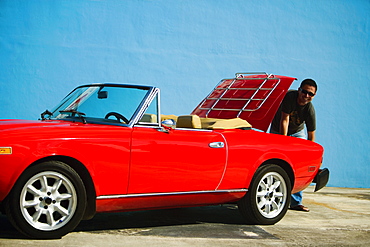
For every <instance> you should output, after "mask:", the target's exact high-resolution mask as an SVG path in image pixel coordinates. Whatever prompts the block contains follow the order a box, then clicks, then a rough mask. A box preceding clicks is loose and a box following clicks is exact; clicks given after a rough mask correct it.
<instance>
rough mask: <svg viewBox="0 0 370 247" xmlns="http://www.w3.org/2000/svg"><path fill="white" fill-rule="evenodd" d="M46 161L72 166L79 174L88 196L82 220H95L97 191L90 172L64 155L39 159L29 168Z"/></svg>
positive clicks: (77, 161) (76, 161) (78, 162)
mask: <svg viewBox="0 0 370 247" xmlns="http://www.w3.org/2000/svg"><path fill="white" fill-rule="evenodd" d="M45 161H61V162H63V163H65V164H67V165H68V166H70V167H71V168H72V169H74V170H75V171H76V172H77V173H78V175H79V176H80V177H81V179H82V182H83V183H84V186H85V189H86V196H87V203H86V209H85V213H84V216H83V218H82V219H83V220H88V219H91V218H93V217H94V215H95V212H96V191H95V186H94V182H93V180H92V177H91V175H90V172H89V171H88V170H87V169H86V167H85V166H84V165H83V164H82V163H81V162H80V161H79V160H76V159H74V158H72V157H68V156H62V155H56V156H49V157H45V158H42V159H39V160H37V161H35V162H33V163H32V164H31V165H30V166H29V167H32V166H35V165H37V164H40V163H43V162H45Z"/></svg>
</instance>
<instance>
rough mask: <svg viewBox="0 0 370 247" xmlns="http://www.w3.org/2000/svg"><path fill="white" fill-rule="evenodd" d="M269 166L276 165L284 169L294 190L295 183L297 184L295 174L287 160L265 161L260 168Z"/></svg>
mask: <svg viewBox="0 0 370 247" xmlns="http://www.w3.org/2000/svg"><path fill="white" fill-rule="evenodd" d="M268 164H275V165H278V166H280V167H281V168H283V169H284V171H285V172H286V173H287V174H288V177H289V180H290V184H291V186H292V188H293V186H294V182H295V178H294V172H293V169H292V167H291V166H290V164H289V163H288V162H286V161H285V160H281V159H269V160H266V161H264V162H263V163H262V164H261V165H260V167H262V166H265V165H268ZM260 167H259V168H260Z"/></svg>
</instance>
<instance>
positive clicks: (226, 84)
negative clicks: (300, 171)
mask: <svg viewBox="0 0 370 247" xmlns="http://www.w3.org/2000/svg"><path fill="white" fill-rule="evenodd" d="M294 80H296V78H293V77H287V76H279V75H271V74H270V75H268V74H253V75H249V74H236V76H235V78H233V79H224V80H221V82H220V83H219V84H218V85H217V86H216V87H215V88H214V89H213V91H211V93H210V94H209V95H208V96H207V97H206V98H205V99H204V100H203V101H202V102H201V103H200V104H199V105H198V106H197V107H196V108H195V109H194V110H193V112H192V114H194V115H198V116H200V117H209V118H225V119H230V118H237V117H238V118H242V119H244V120H247V121H248V122H249V123H250V124H251V125H252V126H253V128H256V129H260V130H263V131H267V129H268V127H269V126H270V124H271V122H272V119H273V118H274V116H275V113H276V111H277V109H278V108H279V106H280V104H281V102H282V100H283V99H284V96H285V95H286V93H287V91H288V89H289V87H290V86H291V85H292V83H293V81H294Z"/></svg>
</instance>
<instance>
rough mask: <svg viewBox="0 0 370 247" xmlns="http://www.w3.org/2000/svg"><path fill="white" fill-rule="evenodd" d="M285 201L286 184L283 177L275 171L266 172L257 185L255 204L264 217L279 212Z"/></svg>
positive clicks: (271, 216)
mask: <svg viewBox="0 0 370 247" xmlns="http://www.w3.org/2000/svg"><path fill="white" fill-rule="evenodd" d="M286 203H287V186H286V183H285V180H284V178H283V177H282V176H281V175H280V174H279V173H277V172H269V173H266V174H265V175H264V176H263V177H262V179H261V180H260V182H259V183H258V186H257V193H256V205H257V208H258V210H259V212H260V213H261V215H263V216H264V217H265V218H274V217H276V216H278V215H279V214H280V212H281V211H282V210H283V209H284V206H285V204H286Z"/></svg>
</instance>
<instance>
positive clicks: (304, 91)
mask: <svg viewBox="0 0 370 247" xmlns="http://www.w3.org/2000/svg"><path fill="white" fill-rule="evenodd" d="M299 91H301V92H302V93H303V94H306V95H307V94H308V95H309V96H311V97H313V96H315V95H316V94H314V93H312V92H308V91H307V90H304V89H302V88H299Z"/></svg>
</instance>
